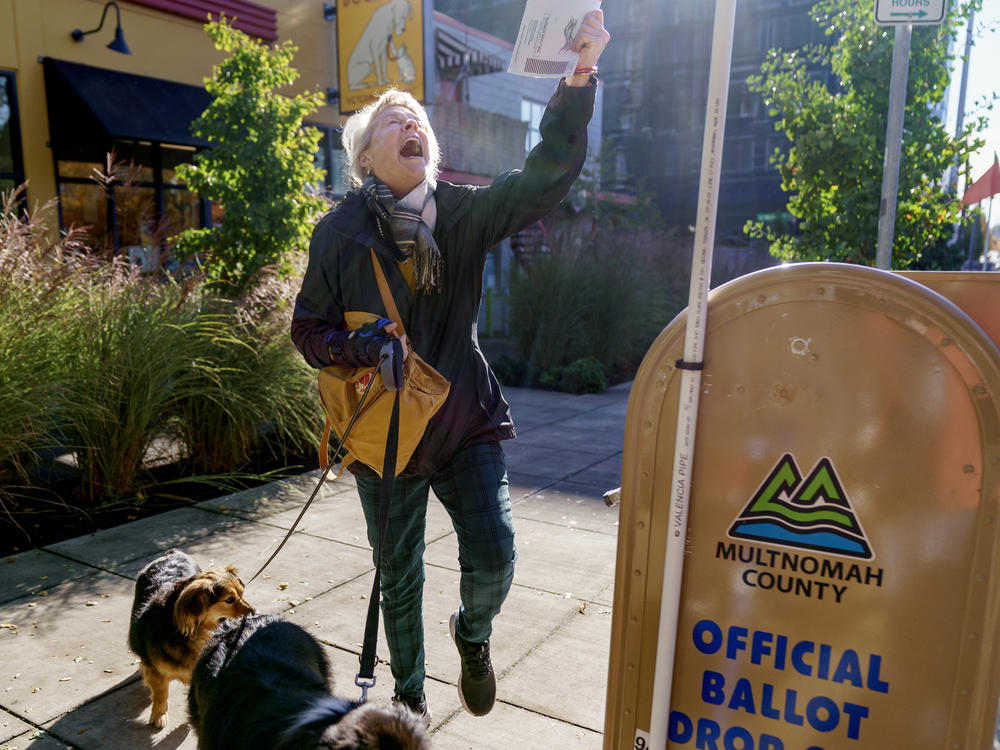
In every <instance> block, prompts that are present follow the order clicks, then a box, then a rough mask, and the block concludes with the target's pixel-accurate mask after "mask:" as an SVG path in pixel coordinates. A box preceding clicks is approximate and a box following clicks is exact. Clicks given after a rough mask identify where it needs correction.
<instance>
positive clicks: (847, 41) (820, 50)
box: [744, 0, 986, 268]
mask: <svg viewBox="0 0 1000 750" xmlns="http://www.w3.org/2000/svg"><path fill="white" fill-rule="evenodd" d="M980 2H981V0H965V2H961V3H959V4H958V5H957V6H954V5H951V4H949V15H948V17H947V19H946V21H945V22H944V23H943V24H941V25H939V26H916V27H915V28H914V29H913V36H912V43H911V48H910V60H909V74H908V81H907V96H906V109H905V116H904V123H903V138H902V153H901V158H900V173H899V199H898V200H899V202H898V206H897V213H896V224H895V238H894V242H893V248H892V267H893V268H905V267H907V266H909V265H911V264H913V263H918V264H921V265H924V266H926V265H932V266H933V265H937V264H936V263H935V262H931V261H932V257H945V256H944V255H943V254H942V253H941V251H940V248H941V247H942V244H943V241H944V240H945V239H946V238H947V237H950V236H951V233H952V226H953V224H954V223H955V222H956V221H957V220H958V218H959V214H960V211H961V205H960V203H959V201H958V197H957V196H955V195H952V194H951V193H949V192H948V190H947V189H946V186H945V185H943V184H942V177H943V175H944V174H945V173H946V171H947V169H948V168H949V167H950V166H951V165H952V164H953V163H954V162H955V160H956V159H958V160H960V162H963V163H964V161H965V160H966V158H967V155H968V154H969V153H972V152H974V151H975V150H976V149H978V148H980V147H981V146H982V141H981V140H978V139H977V138H976V134H977V133H979V132H980V131H981V130H982V129H983V128H984V127H985V125H986V117H985V114H980V115H979V116H978V117H975V118H971V119H970V120H968V121H967V122H968V124H967V125H966V126H965V128H964V131H963V132H962V134H961V135H960V137H958V138H954V137H952V136H951V135H949V134H948V133H947V132H946V129H945V124H944V123H943V122H942V121H941V119H940V117H939V116H938V114H936V112H935V111H934V110H933V108H932V105H934V104H936V103H938V102H940V101H941V100H942V98H943V97H944V95H945V89H946V87H947V85H948V78H949V66H950V64H951V61H952V60H953V59H954V57H949V54H948V41H949V39H955V38H957V35H958V32H959V30H960V29H962V28H963V27H964V23H965V21H966V19H967V18H968V14H969V12H970V10H971V9H973V8H978V7H979V5H980ZM813 18H814V20H815V21H816V22H817V23H819V24H820V26H821V27H823V28H825V30H826V34H827V36H828V37H830V39H831V42H830V43H828V44H820V45H812V46H808V47H804V48H802V49H801V50H798V51H791V52H788V51H782V50H771V51H770V52H769V53H768V57H767V59H766V60H765V62H764V64H763V65H762V67H761V74H760V75H758V76H751V77H750V78H749V79H748V83H749V86H750V88H751V90H752V91H754V92H756V93H759V94H761V95H762V96H763V99H764V103H765V105H766V106H767V107H768V110H769V113H770V114H771V115H772V116H774V117H776V118H777V121H776V123H775V129H776V130H778V131H780V132H783V133H784V134H785V135H786V136H787V137H788V140H789V141H791V147H790V148H789V149H788V150H787V151H783V150H781V149H777V150H776V151H775V153H774V154H773V156H772V157H771V162H772V163H773V164H775V165H776V166H777V168H778V171H779V173H780V175H781V185H782V188H783V189H784V190H785V191H787V192H788V193H789V194H790V195H789V199H788V211H789V212H790V213H791V214H793V215H794V216H796V217H797V218H798V219H799V230H800V231H799V233H797V234H792V233H787V232H781V231H780V230H779V231H776V230H774V229H773V228H769V227H767V226H765V225H763V224H761V223H759V222H747V224H746V226H745V227H744V231H745V232H747V233H748V234H749V235H750V236H752V237H757V238H761V237H763V238H766V239H767V240H769V241H770V243H771V245H770V251H771V254H772V255H773V256H775V257H777V258H779V259H781V260H786V261H788V260H840V261H847V262H852V263H863V264H868V265H873V264H874V262H875V251H876V245H877V238H878V221H879V205H880V200H881V193H882V172H883V161H884V155H885V128H886V118H887V115H888V111H889V84H890V77H891V76H890V73H891V70H892V47H893V37H894V28H893V27H885V26H876V25H875V24H874V22H873V17H872V6H871V4H870V3H859V2H857V0H821V2H819V3H818V4H817V5H815V6H814V7H813ZM817 64H819V65H823V66H828V69H830V70H831V71H832V72H833V74H834V76H835V79H834V80H835V83H834V84H833V85H831V86H828V85H826V84H825V83H824V82H823V81H819V80H816V79H815V78H813V77H811V76H810V75H809V72H808V69H809V67H810V66H811V67H812V68H813V69H815V67H816V65H817ZM925 255H926V256H927V258H924V256H925ZM922 259H923V261H922Z"/></svg>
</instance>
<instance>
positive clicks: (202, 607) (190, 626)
mask: <svg viewBox="0 0 1000 750" xmlns="http://www.w3.org/2000/svg"><path fill="white" fill-rule="evenodd" d="M211 606H212V587H211V585H208V583H207V582H206V581H204V580H203V579H201V578H196V579H195V580H193V581H191V582H190V583H189V584H187V585H186V586H185V587H184V588H183V589H182V590H181V593H180V596H178V597H177V602H176V603H175V604H174V622H175V623H176V624H177V629H178V630H179V631H180V632H181V635H183V636H184V637H185V638H190V637H191V636H193V635H194V634H195V633H197V632H198V629H199V628H200V627H201V624H202V620H203V619H204V615H205V612H206V611H207V610H208V608H209V607H211Z"/></svg>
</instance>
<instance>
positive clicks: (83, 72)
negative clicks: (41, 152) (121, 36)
mask: <svg viewBox="0 0 1000 750" xmlns="http://www.w3.org/2000/svg"><path fill="white" fill-rule="evenodd" d="M42 62H43V64H44V66H45V89H46V99H47V100H48V107H49V133H50V135H51V138H52V143H53V145H55V146H62V145H65V146H70V145H77V144H80V143H92V142H101V141H106V140H109V139H121V140H137V141H158V142H160V143H176V144H180V145H186V146H206V145H208V143H207V142H206V141H204V140H202V139H200V138H196V137H195V136H194V135H192V134H191V123H192V121H193V120H194V119H195V118H197V117H198V116H199V115H201V113H202V112H204V111H205V108H206V107H208V105H209V103H210V102H211V100H212V97H211V95H210V94H209V93H208V92H207V91H205V89H203V88H199V87H198V86H189V85H187V84H184V83H174V82H173V81H164V80H163V79H161V78H150V77H148V76H137V75H133V74H131V73H121V72H119V71H116V70H107V69H105V68H94V67H91V66H90V65H81V64H80V63H71V62H66V61H64V60H54V59H52V58H50V57H46V58H44V59H43V61H42Z"/></svg>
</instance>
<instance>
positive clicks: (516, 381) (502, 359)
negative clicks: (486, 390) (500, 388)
mask: <svg viewBox="0 0 1000 750" xmlns="http://www.w3.org/2000/svg"><path fill="white" fill-rule="evenodd" d="M490 369H491V370H493V374H494V375H496V376H497V380H499V381H500V384H501V385H509V386H514V387H519V386H530V385H532V374H533V368H532V366H531V364H530V363H529V362H526V361H524V360H523V359H518V358H516V357H511V356H510V355H508V354H502V355H501V356H499V357H497V358H496V359H495V360H493V361H492V362H490Z"/></svg>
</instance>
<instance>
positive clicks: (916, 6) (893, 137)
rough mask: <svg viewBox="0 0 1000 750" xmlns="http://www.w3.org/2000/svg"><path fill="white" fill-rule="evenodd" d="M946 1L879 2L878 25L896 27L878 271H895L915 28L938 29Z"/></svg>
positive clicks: (886, 135)
mask: <svg viewBox="0 0 1000 750" xmlns="http://www.w3.org/2000/svg"><path fill="white" fill-rule="evenodd" d="M944 12H945V1H944V0H875V23H877V24H880V25H882V26H895V27H896V37H895V40H894V42H893V48H892V77H891V79H890V81H889V116H888V119H887V122H886V129H885V161H884V162H883V166H882V200H881V201H880V202H879V217H878V244H877V246H876V250H875V267H876V268H881V269H884V270H889V269H890V268H891V267H892V240H893V236H894V234H895V229H896V204H897V201H898V197H899V160H900V153H901V152H902V147H903V114H904V111H905V109H906V80H907V77H908V72H909V64H910V37H911V36H912V34H913V26H914V24H923V25H936V24H939V23H941V22H942V21H943V20H944Z"/></svg>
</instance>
